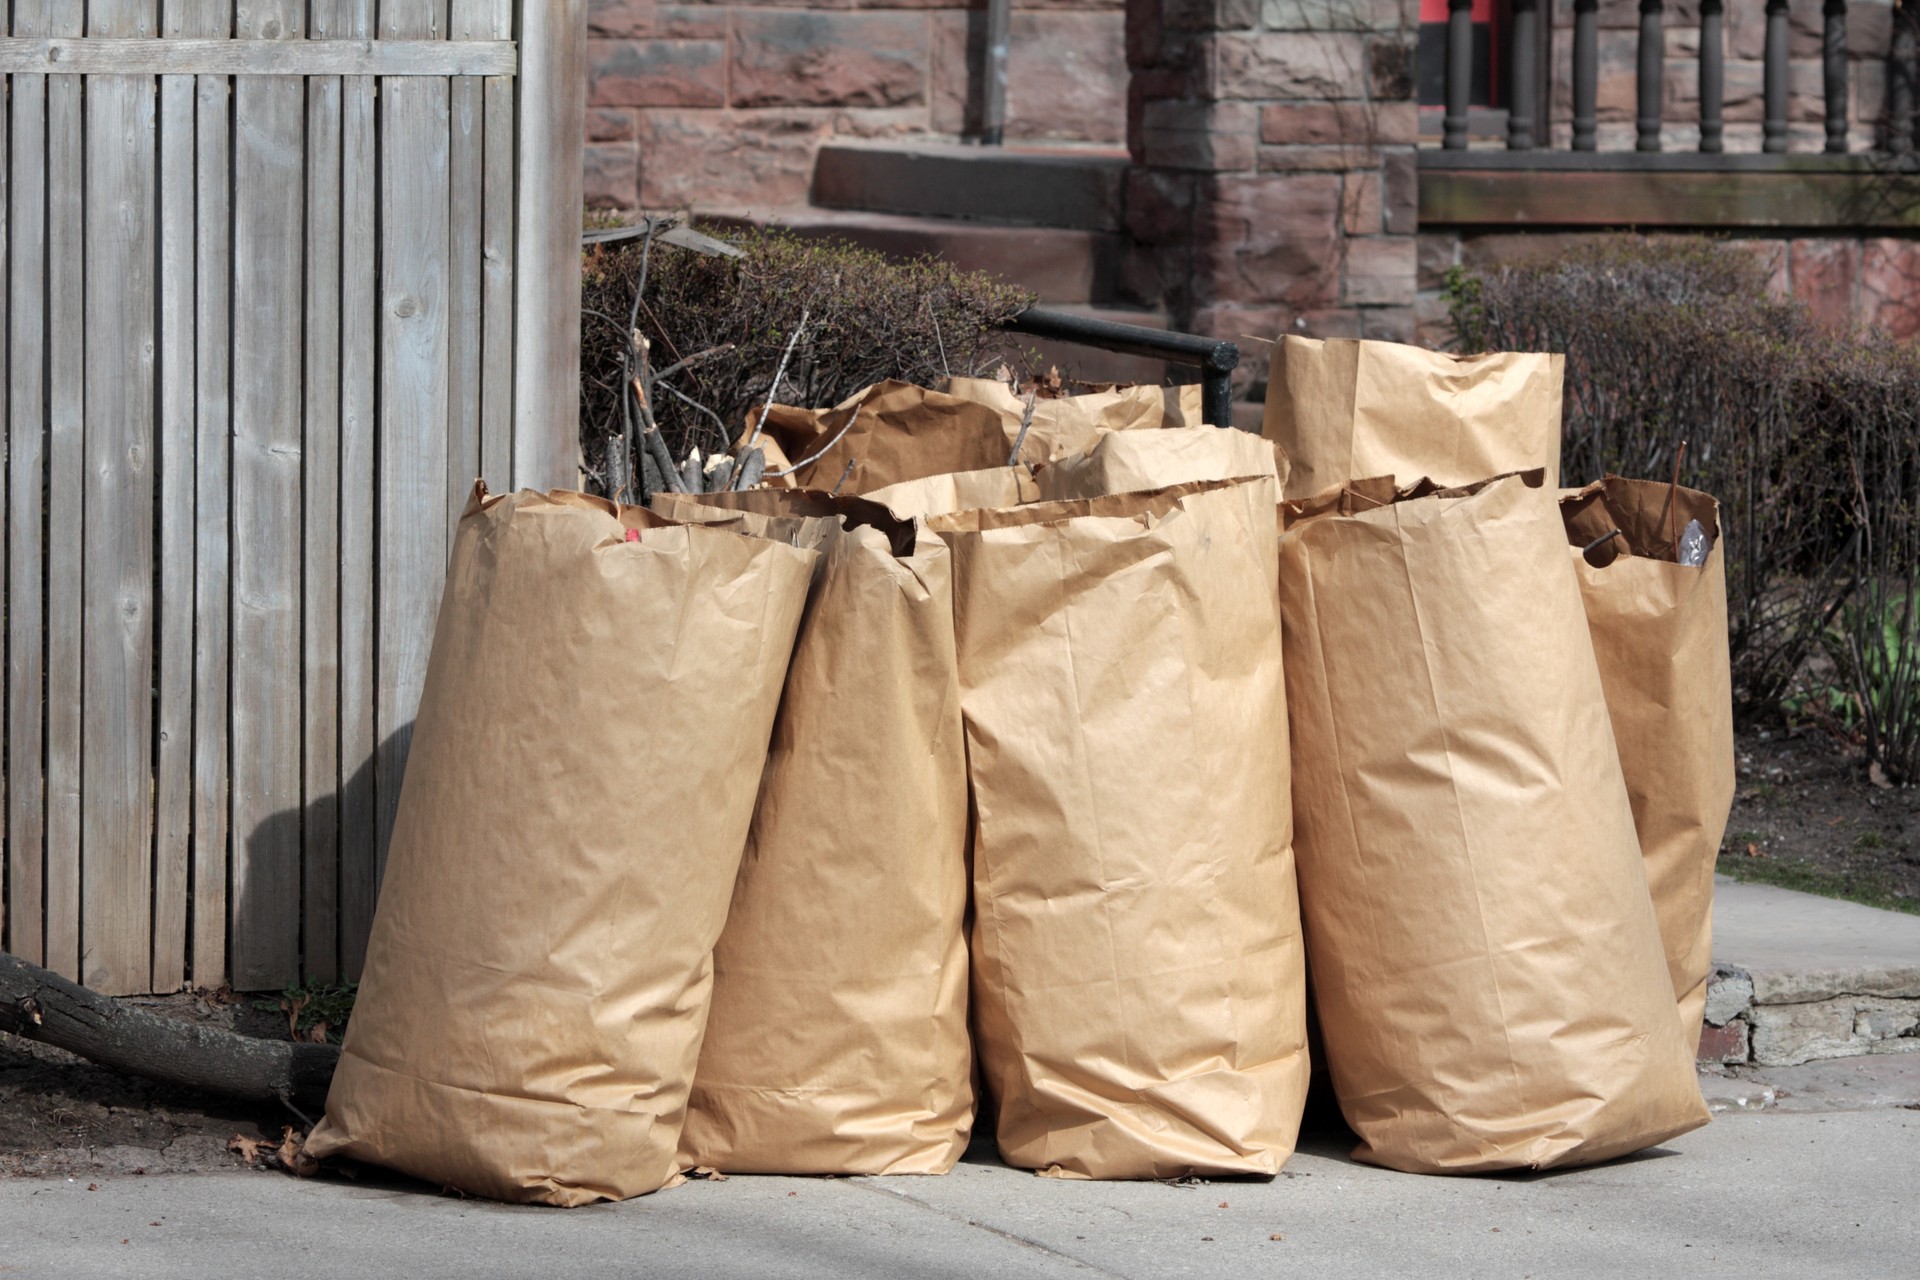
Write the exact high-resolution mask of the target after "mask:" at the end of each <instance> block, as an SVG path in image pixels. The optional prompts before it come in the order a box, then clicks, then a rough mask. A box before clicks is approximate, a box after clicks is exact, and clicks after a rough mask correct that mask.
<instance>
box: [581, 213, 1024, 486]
mask: <svg viewBox="0 0 1920 1280" xmlns="http://www.w3.org/2000/svg"><path fill="white" fill-rule="evenodd" d="M672 225H673V223H672V221H671V220H670V219H662V218H652V219H648V220H647V222H646V229H645V230H643V231H642V233H641V234H639V235H634V236H629V237H626V238H623V239H619V240H604V239H603V240H602V241H601V242H599V243H593V242H590V243H589V244H588V246H587V248H586V258H585V262H584V270H583V285H582V290H583V296H582V312H583V334H582V352H581V414H580V423H581V437H582V438H581V447H582V453H583V455H584V460H585V464H586V470H587V474H588V477H589V482H590V484H591V485H592V486H593V487H594V488H596V489H597V490H598V491H599V492H602V493H605V494H608V495H610V496H617V497H620V498H623V499H625V500H628V501H644V500H645V499H646V498H647V497H648V496H649V495H651V494H652V493H654V492H658V491H660V490H674V491H679V492H687V491H711V490H715V489H729V488H745V487H748V486H749V485H751V484H753V483H755V482H756V481H758V480H759V479H760V478H761V477H762V475H763V474H764V470H765V460H764V458H763V457H762V456H761V455H760V451H759V449H758V448H757V446H756V445H751V444H750V443H749V441H748V439H747V438H748V437H750V436H752V435H753V434H754V430H753V429H754V427H755V425H756V422H757V420H758V419H759V417H760V414H761V412H762V411H763V409H764V406H765V405H766V404H767V403H768V402H770V401H777V402H781V403H787V404H798V405H808V406H813V405H826V404H837V403H839V402H840V401H841V400H843V399H845V398H846V397H848V396H849V395H851V394H852V393H853V392H855V391H858V390H859V389H861V388H862V387H866V386H869V385H871V384H873V383H875V382H881V381H884V380H886V379H888V378H899V379H903V380H905V381H909V382H918V383H921V384H923V385H938V383H939V381H940V380H941V379H944V378H947V377H950V376H965V375H973V374H975V373H977V372H979V371H981V370H985V369H990V368H992V367H993V366H995V365H996V364H998V363H999V362H1000V361H1001V360H1002V359H1004V358H1007V357H1008V356H1009V355H1012V354H1013V353H1014V352H1015V351H1016V349H1017V348H1016V346H1015V344H1014V342H1013V341H1012V339H1011V338H1010V337H1009V336H1008V335H1006V334H1005V333H1004V332H1003V331H1001V330H1000V329H999V328H998V326H999V324H1001V323H1002V322H1003V321H1005V320H1007V319H1009V318H1011V317H1012V316H1014V315H1017V314H1018V313H1019V312H1020V311H1022V310H1024V309H1025V308H1026V307H1027V306H1029V305H1030V304H1031V303H1032V301H1033V298H1032V296H1031V295H1030V294H1026V293H1022V292H1021V291H1019V290H1018V289H1015V288H1013V287H1011V286H1009V285H1005V284H1001V283H998V282H996V281H994V280H993V279H991V278H990V277H987V276H985V275H981V274H978V273H967V272H962V271H959V270H958V269H956V268H955V267H954V266H953V265H952V264H950V263H946V262H942V261H939V260H937V259H934V258H930V257H928V258H920V259H915V260H912V261H907V262H900V261H895V260H893V259H889V258H886V257H884V256H882V255H880V254H877V253H873V252H870V251H868V250H864V249H859V248H855V247H852V246H849V245H844V244H839V243H832V242H824V241H814V240H803V239H799V238H797V237H795V236H792V235H790V234H787V233H783V232H775V231H761V230H748V231H735V232H723V233H720V234H719V235H718V236H716V237H714V239H717V240H718V241H719V242H720V244H721V245H723V246H725V250H723V251H712V252H700V251H699V250H698V246H697V245H696V246H695V247H694V248H693V249H689V248H687V247H685V246H686V237H685V233H686V230H687V229H686V228H681V229H680V230H679V234H677V235H675V236H673V237H672V239H673V240H678V241H680V243H671V242H669V240H668V239H666V238H663V233H665V232H666V231H667V230H668V228H669V227H671V226H672ZM601 234H602V235H603V236H604V235H605V234H606V233H604V232H602V233H601ZM709 243H711V241H709ZM726 250H730V252H729V251H726Z"/></svg>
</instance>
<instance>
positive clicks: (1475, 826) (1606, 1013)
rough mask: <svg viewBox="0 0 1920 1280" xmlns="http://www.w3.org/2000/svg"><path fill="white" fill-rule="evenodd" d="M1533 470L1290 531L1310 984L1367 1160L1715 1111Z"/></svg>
mask: <svg viewBox="0 0 1920 1280" xmlns="http://www.w3.org/2000/svg"><path fill="white" fill-rule="evenodd" d="M1540 482H1541V476H1540V473H1539V472H1533V473H1530V474H1529V475H1527V476H1512V477H1507V478H1505V479H1500V480H1495V481H1493V482H1491V483H1488V484H1486V485H1485V486H1484V487H1477V491H1473V492H1469V493H1466V494H1465V495H1463V496H1447V493H1452V492H1458V491H1447V493H1431V492H1428V493H1427V494H1426V496H1420V497H1405V498H1403V499H1402V500H1399V501H1393V500H1389V501H1388V502H1387V503H1386V504H1385V505H1376V501H1377V500H1375V499H1368V500H1364V501H1358V502H1355V503H1353V504H1351V508H1350V509H1352V510H1354V512H1355V513H1354V514H1351V515H1343V514H1340V511H1339V510H1338V509H1334V510H1331V511H1329V512H1327V513H1326V514H1322V515H1319V516H1312V517H1308V518H1305V519H1301V520H1298V521H1297V522H1295V523H1292V525H1291V527H1290V528H1289V529H1288V530H1287V532H1286V534H1285V535H1284V536H1283V537H1282V539H1281V543H1280V583H1281V599H1282V601H1283V613H1284V627H1283V635H1284V636H1285V642H1286V670H1287V704H1288V710H1289V714H1290V715H1291V717H1292V724H1293V741H1294V753H1293V770H1294V772H1293V796H1294V814H1295V820H1296V823H1297V827H1296V833H1295V843H1296V848H1297V851H1298V855H1299V864H1300V899H1301V904H1302V907H1303V910H1304V914H1305V923H1306V932H1307V942H1308V947H1309V959H1310V972H1311V975H1312V981H1313V990H1314V1000H1315V1004H1316V1006H1317V1008H1318V1010H1319V1014H1320V1025H1321V1028H1322V1030H1323V1033H1324V1035H1325V1039H1326V1050H1327V1061H1328V1065H1329V1067H1330V1069H1331V1073H1332V1076H1333V1083H1334V1089H1335V1092H1336V1093H1337V1094H1338V1095H1339V1098H1340V1106H1341V1110H1342V1111H1343V1112H1344V1113H1345V1115H1346V1119H1347V1123H1348V1124H1349V1125H1351V1126H1352V1127H1353V1130H1354V1132H1355V1133H1357V1134H1358V1135H1359V1136H1360V1139H1361V1144H1360V1146H1359V1148H1358V1149H1357V1150H1356V1151H1355V1155H1356V1156H1357V1157H1358V1158H1360V1159H1363V1160H1367V1161H1370V1162H1372V1163H1375V1164H1382V1165H1386V1166H1388V1167H1390V1168H1395V1169H1403V1170H1407V1171H1411V1172H1420V1173H1467V1172H1478V1171H1487V1170H1495V1169H1514V1168H1547V1167H1550V1166H1555V1165H1566V1164H1578V1163H1587V1162H1592V1161H1597V1160H1605V1159H1609V1158H1611V1157H1614V1156H1620V1155H1625V1154H1626V1153H1628V1152H1631V1151H1636V1150H1639V1149H1640V1148H1643V1147H1647V1146H1651V1145H1653V1144H1655V1143H1658V1142H1662V1141H1664V1140H1666V1139H1668V1138H1671V1137H1673V1136H1674V1135H1675V1134H1679V1133H1684V1132H1686V1131H1687V1130H1689V1129H1692V1128H1695V1127H1697V1126H1699V1125H1702V1124H1705V1123H1706V1121H1707V1111H1706V1108H1705V1105H1704V1104H1703V1103H1702V1102H1701V1099H1700V1089H1699V1085H1698V1084H1697V1082H1696V1080H1695V1077H1694V1070H1693V1058H1692V1054H1691V1053H1690V1052H1689V1051H1688V1049H1687V1045H1686V1042H1685V1040H1684V1038H1683V1037H1682V1036H1681V1034H1680V1025H1679V1023H1678V1021H1676V1019H1675V1018H1674V1016H1673V994H1672V989H1671V987H1670V986H1669V984H1668V982H1667V974H1666V966H1665V964H1664V963H1663V962H1662V958H1661V950H1660V935H1659V927H1658V925H1657V924H1656V923H1655V920H1654V914H1653V906H1652V904H1651V902H1650V901H1649V900H1648V896H1647V882H1646V874H1645V872H1644V871H1643V870H1642V869H1641V864H1640V851H1639V847H1638V844H1637V843H1636V841H1635V839H1634V829H1633V812H1632V810H1631V808H1630V807H1629V805H1628V802H1627V791H1626V785H1625V783H1624V782H1623V781H1622V780H1621V776H1620V762H1619V757H1618V755H1617V754H1616V753H1615V750H1614V745H1613V732H1612V730H1611V728H1610V727H1609V725H1608V720H1607V707H1606V701H1605V698H1604V697H1603V695H1602V692H1601V686H1600V674H1599V671H1598V669H1597V667H1596V665H1595V662H1594V656H1593V643H1592V641H1591V640H1590V639H1589V638H1588V633H1587V621H1586V616H1585V614H1584V611H1583V610H1582V608H1581V604H1580V590H1579V587H1578V585H1577V584H1576V583H1575V581H1574V574H1573V566H1572V565H1571V564H1570V563H1569V562H1568V558H1567V552H1566V538H1565V535H1564V532H1563V530H1562V528H1561V526H1560V517H1559V513H1558V512H1557V511H1556V510H1555V505H1554V493H1553V492H1552V491H1551V490H1548V489H1546V488H1544V487H1539V486H1540ZM1422 488H1424V486H1423V487H1422ZM1420 491H1421V490H1420V489H1416V490H1413V491H1412V492H1416V493H1417V492H1420Z"/></svg>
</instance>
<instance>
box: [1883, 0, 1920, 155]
mask: <svg viewBox="0 0 1920 1280" xmlns="http://www.w3.org/2000/svg"><path fill="white" fill-rule="evenodd" d="M1916 25H1920V0H1901V3H1900V7H1899V8H1898V9H1895V10H1894V11H1893V54H1892V57H1891V60H1890V65H1889V66H1888V67H1887V150H1888V151H1891V152H1892V153H1893V154H1894V155H1897V156H1904V155H1911V154H1912V153H1913V105H1914V104H1913V89H1914V79H1915V77H1916V76H1917V75H1920V65H1917V64H1920V31H1916V30H1915V27H1916Z"/></svg>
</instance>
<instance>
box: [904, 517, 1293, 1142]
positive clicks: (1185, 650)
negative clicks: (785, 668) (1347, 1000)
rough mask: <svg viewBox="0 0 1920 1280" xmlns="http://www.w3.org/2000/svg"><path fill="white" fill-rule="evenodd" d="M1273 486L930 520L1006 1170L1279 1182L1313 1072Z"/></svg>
mask: <svg viewBox="0 0 1920 1280" xmlns="http://www.w3.org/2000/svg"><path fill="white" fill-rule="evenodd" d="M1277 497H1278V493H1277V488H1276V486H1275V484H1274V482H1273V480H1271V479H1259V480H1251V481H1242V482H1235V483H1226V484H1215V485H1196V486H1187V487H1183V488H1176V489H1170V490H1165V491H1162V492H1159V493H1150V494H1128V495H1124V496H1119V497H1110V498H1102V499H1096V500H1092V501H1082V502H1068V503H1042V504H1038V505H1034V506H1027V507H1020V508H1014V509H1010V510H1001V511H965V512H959V513H956V514H954V515H950V516H943V517H940V518H938V519H936V520H934V521H932V522H931V524H932V525H933V527H934V528H935V529H937V530H938V531H939V532H940V533H941V535H942V536H943V537H944V538H946V539H947V542H948V545H950V546H951V547H952V548H953V551H954V572H955V583H956V597H955V615H956V621H957V627H958V635H959V656H960V685H961V709H962V713H963V715H964V718H965V721H966V731H967V748H968V769H969V775H970V777H971V780H972V786H973V802H974V811H975V824H974V864H973V891H974V925H973V941H974V952H973V954H974V984H973V985H974V998H975V1027H976V1034H977V1046H978V1050H979V1053H980V1055H981V1060H982V1066H983V1069H984V1075H985V1077H986V1080H987V1082H988V1086H989V1089H990V1092H991V1093H992V1095H993V1099H994V1101H995V1103H996V1105H997V1108H998V1138H999V1145H1000V1153H1001V1155H1002V1157H1003V1158H1004V1159H1005V1160H1006V1161H1007V1162H1008V1163H1010V1164H1014V1165H1018V1166H1020V1167H1023V1168H1031V1169H1038V1170H1041V1171H1042V1172H1045V1173H1051V1174H1055V1175H1058V1176H1063V1177H1077V1178H1171V1177H1178V1176H1183V1175H1187V1174H1200V1175H1217V1174H1271V1173H1273V1172H1275V1171H1276V1170H1277V1169H1278V1168H1279V1167H1280V1166H1281V1165H1282V1164H1283V1163H1284V1162H1285V1161H1286V1159H1287V1157H1288V1155H1289V1154H1290V1153H1291V1151H1292V1149H1293V1143H1294V1139H1295V1136H1296V1134H1297V1131H1298V1127H1299V1122H1300V1112H1301V1107H1302V1104H1303V1101H1304V1097H1305V1090H1306V1083H1307V1059H1306V1049H1305V1026H1304V1020H1305V1013H1304V985H1303V977H1302V974H1301V945H1300V936H1299V928H1298V899H1297V896H1296V891H1295V886H1294V878H1293V865H1292V854H1291V851H1290V848H1289V845H1290V833H1291V826H1292V824H1291V821H1290V818H1289V812H1288V811H1289V797H1288V789H1287V727H1286V711H1285V703H1284V695H1283V683H1284V682H1283V677H1282V673H1281V668H1280V644H1279V629H1278V628H1279V619H1278V601H1277V599H1276V593H1275V585H1274V584H1275V545H1276V534H1277V523H1276V519H1275V511H1274V504H1275V502H1276V500H1277Z"/></svg>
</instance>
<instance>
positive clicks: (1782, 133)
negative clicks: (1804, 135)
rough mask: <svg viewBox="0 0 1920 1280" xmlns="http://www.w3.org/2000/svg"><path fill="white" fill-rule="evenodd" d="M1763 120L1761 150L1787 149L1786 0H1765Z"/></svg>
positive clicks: (1775, 150) (1776, 150)
mask: <svg viewBox="0 0 1920 1280" xmlns="http://www.w3.org/2000/svg"><path fill="white" fill-rule="evenodd" d="M1764 97H1765V100H1766V121H1765V123H1764V124H1762V125H1761V126H1760V133H1761V137H1762V141H1761V143H1760V149H1761V150H1762V151H1772V152H1780V151H1785V150H1786V149H1787V0H1767V43H1766V88H1765V92H1764Z"/></svg>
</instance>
